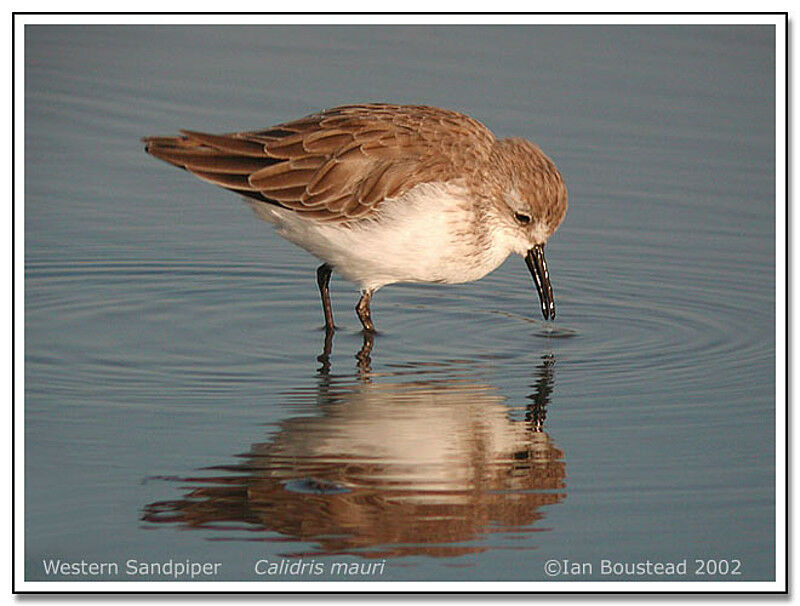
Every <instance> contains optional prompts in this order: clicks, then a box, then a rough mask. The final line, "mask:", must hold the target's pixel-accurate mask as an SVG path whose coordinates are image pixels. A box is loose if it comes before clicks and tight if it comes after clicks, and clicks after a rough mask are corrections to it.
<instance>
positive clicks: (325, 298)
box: [317, 263, 336, 331]
mask: <svg viewBox="0 0 800 606" xmlns="http://www.w3.org/2000/svg"><path fill="white" fill-rule="evenodd" d="M331 273H333V268H332V267H331V266H330V265H328V264H327V263H323V264H322V265H320V266H319V267H318V268H317V284H318V285H319V294H320V296H321V297H322V310H323V311H324V312H325V330H327V331H331V330H333V329H334V328H336V327H335V326H334V325H333V311H332V310H331V292H330V289H329V288H328V284H330V282H331Z"/></svg>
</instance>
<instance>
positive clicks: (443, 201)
mask: <svg viewBox="0 0 800 606" xmlns="http://www.w3.org/2000/svg"><path fill="white" fill-rule="evenodd" d="M253 207H254V210H256V213H257V214H258V215H259V216H260V217H261V218H263V219H266V220H268V221H270V222H271V223H274V224H275V225H276V227H277V229H278V233H280V234H281V235H282V236H283V237H284V238H286V239H287V240H289V241H291V242H294V243H295V244H297V245H298V246H301V247H302V248H304V249H306V250H307V251H308V252H310V253H311V254H313V255H315V256H316V257H318V258H319V259H322V260H323V261H325V262H326V263H328V264H329V265H331V266H333V267H334V268H335V270H336V271H337V272H338V273H339V274H341V275H342V276H343V277H345V278H346V279H348V280H350V281H352V282H355V283H356V284H358V285H359V286H360V287H361V288H362V289H363V290H374V289H377V288H380V287H381V286H384V285H386V284H391V283H394V282H442V283H458V282H470V281H473V280H477V279H479V278H482V277H483V276H485V275H486V274H487V273H489V272H490V271H492V270H493V269H495V268H497V267H498V266H499V265H500V264H501V263H502V262H503V261H504V260H505V258H506V257H507V256H508V254H509V251H508V250H507V249H505V247H501V246H497V244H496V243H494V242H493V240H492V238H490V237H481V234H479V233H477V231H476V229H480V228H481V225H480V224H479V223H478V222H476V221H474V216H473V211H472V207H471V204H470V203H469V201H468V200H467V198H466V191H465V190H464V189H463V188H461V187H459V186H456V185H452V184H450V185H447V184H423V185H420V186H417V187H416V188H414V189H413V190H411V191H410V192H409V193H408V194H406V195H405V196H404V197H402V198H399V199H398V200H387V201H385V202H382V203H381V206H380V210H379V212H380V218H379V219H377V218H376V219H375V220H366V221H361V222H359V223H358V224H355V225H353V226H350V227H343V226H341V225H337V224H334V223H318V222H314V221H309V220H307V219H303V218H301V216H299V215H298V214H297V213H295V212H293V211H289V210H285V209H282V208H279V207H275V206H267V205H264V204H258V205H253Z"/></svg>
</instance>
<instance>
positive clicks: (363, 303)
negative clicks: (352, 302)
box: [356, 290, 375, 332]
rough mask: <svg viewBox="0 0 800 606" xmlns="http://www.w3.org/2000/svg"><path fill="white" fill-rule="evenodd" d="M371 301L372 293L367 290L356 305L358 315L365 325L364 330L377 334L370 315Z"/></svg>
mask: <svg viewBox="0 0 800 606" xmlns="http://www.w3.org/2000/svg"><path fill="white" fill-rule="evenodd" d="M370 301H372V291H371V290H367V291H365V292H364V294H362V295H361V299H359V301H358V305H356V313H357V314H358V319H359V320H361V324H363V325H364V330H365V331H366V332H375V326H374V325H373V324H372V317H371V316H370V313H369V303H370Z"/></svg>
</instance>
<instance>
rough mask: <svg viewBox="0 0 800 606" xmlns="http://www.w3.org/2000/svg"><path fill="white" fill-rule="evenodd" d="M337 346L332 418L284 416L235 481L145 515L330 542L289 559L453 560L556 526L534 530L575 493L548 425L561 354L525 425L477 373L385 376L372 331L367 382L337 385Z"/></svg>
mask: <svg viewBox="0 0 800 606" xmlns="http://www.w3.org/2000/svg"><path fill="white" fill-rule="evenodd" d="M331 340H332V339H331V335H328V338H327V339H326V342H325V347H324V350H323V353H322V354H321V355H320V356H319V360H320V362H321V363H322V367H321V368H320V371H319V384H318V385H317V388H316V389H315V390H314V391H313V394H311V397H313V398H314V399H315V401H316V402H317V403H318V406H319V413H320V414H319V415H318V416H302V417H296V418H291V419H287V420H285V421H283V422H281V423H280V425H279V429H278V431H277V432H276V434H275V435H274V437H272V439H271V441H269V442H266V443H263V444H254V445H253V446H252V447H251V449H250V452H249V453H247V454H245V455H242V456H243V459H244V461H243V462H242V463H241V464H240V465H234V466H228V467H222V468H219V467H217V468H214V469H215V470H220V471H223V470H224V471H225V472H227V473H226V475H219V476H216V477H199V478H185V479H183V481H184V482H189V483H192V484H196V485H197V487H196V488H193V489H192V490H190V492H188V493H187V494H186V495H185V497H184V498H182V499H179V500H174V501H161V502H157V503H153V504H151V505H148V506H147V507H146V509H145V513H144V516H143V519H144V520H146V521H148V522H152V523H178V524H181V525H182V526H184V527H187V528H203V529H216V530H217V531H221V532H222V531H227V532H228V533H229V536H226V537H224V538H225V539H229V540H236V539H242V537H243V533H241V532H235V536H230V533H231V532H234V531H251V532H254V533H256V534H255V535H253V534H249V533H248V535H247V537H246V540H258V541H275V540H279V541H286V540H290V541H292V540H299V541H305V542H310V543H313V544H314V545H316V550H314V551H306V552H303V553H302V554H297V553H295V554H284V555H304V556H310V555H322V554H344V553H350V554H355V555H361V556H364V557H390V556H399V555H412V554H425V555H434V556H453V555H460V554H465V553H470V552H479V551H484V550H486V549H488V547H487V545H486V543H485V542H484V543H480V544H479V543H478V540H479V539H480V538H481V537H482V536H484V535H486V534H488V533H492V532H511V533H515V534H518V533H520V532H525V531H532V530H543V529H538V528H531V525H533V524H534V523H535V522H537V521H538V520H540V519H541V518H542V517H543V514H542V512H540V511H539V509H540V507H541V506H543V505H552V504H555V503H559V502H560V501H562V500H563V499H564V497H565V495H564V493H563V489H564V477H565V469H564V467H565V464H564V461H563V453H562V452H561V451H560V450H559V449H558V448H556V447H555V446H554V445H553V443H552V442H551V440H550V438H549V436H548V435H547V434H546V433H545V432H544V431H543V428H542V425H543V422H544V419H545V413H546V408H547V404H548V402H549V398H550V394H551V392H552V389H553V364H554V359H553V357H552V355H549V354H548V355H546V356H543V357H542V361H541V363H540V364H539V365H538V367H537V369H536V379H535V383H534V385H533V387H534V388H535V391H534V393H533V394H531V395H530V396H529V399H530V402H529V403H528V404H527V406H526V410H525V415H524V420H523V419H520V418H516V419H515V418H513V417H514V416H515V415H514V414H513V413H514V409H512V408H510V407H509V406H507V405H506V404H505V403H504V402H505V398H504V397H503V396H502V395H500V394H499V393H498V392H497V390H496V389H495V388H494V387H492V386H490V385H486V384H481V383H478V382H475V381H474V380H470V377H469V376H467V377H455V378H454V377H453V376H452V373H449V374H448V375H447V376H446V378H441V377H438V378H437V377H436V374H435V373H433V372H431V369H429V368H425V367H416V368H413V369H412V371H411V373H410V374H411V375H412V377H413V378H415V379H420V377H422V378H421V380H414V381H407V382H379V381H377V380H376V379H377V378H378V377H377V376H374V375H373V373H372V371H371V369H370V353H371V350H372V346H373V343H372V339H371V337H369V338H368V339H365V342H364V347H363V348H362V350H361V351H360V352H359V353H358V354H357V355H356V358H357V368H358V369H359V373H358V380H357V381H355V382H351V383H349V384H342V382H341V376H339V377H337V380H336V381H332V380H331V374H330V357H329V356H330V350H331ZM401 374H404V375H407V374H409V373H407V372H403V373H397V375H395V378H396V377H397V376H400V375H401ZM386 376H387V375H385V374H382V375H381V377H380V378H381V379H383V378H385V377H386ZM304 395H309V394H308V393H307V392H306V393H305V394H304ZM517 416H519V415H517ZM258 533H262V534H260V535H259V534H258ZM272 533H279V534H280V535H282V538H280V539H276V538H275V535H274V534H272ZM218 538H223V537H218Z"/></svg>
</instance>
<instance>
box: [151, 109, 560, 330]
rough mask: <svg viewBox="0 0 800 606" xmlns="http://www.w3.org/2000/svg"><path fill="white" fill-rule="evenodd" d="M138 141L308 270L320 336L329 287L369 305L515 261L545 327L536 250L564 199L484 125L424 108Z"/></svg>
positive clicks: (367, 319)
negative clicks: (407, 287) (355, 294)
mask: <svg viewBox="0 0 800 606" xmlns="http://www.w3.org/2000/svg"><path fill="white" fill-rule="evenodd" d="M180 133H181V134H180V135H179V136H152V137H145V138H143V139H142V141H143V142H144V144H145V151H146V152H147V153H148V154H151V155H152V156H154V157H156V158H159V159H161V160H164V161H166V162H168V163H169V164H173V165H175V166H177V167H179V168H183V169H185V170H187V171H188V172H190V173H191V174H193V175H194V176H195V177H198V178H200V179H202V180H203V181H207V182H209V183H212V184H214V185H217V186H220V187H222V188H225V189H227V190H230V191H232V192H235V193H237V194H240V195H242V196H244V197H245V199H246V201H247V202H248V203H249V204H250V206H251V207H252V209H253V210H254V211H255V213H256V215H257V216H258V217H259V218H261V219H264V220H266V221H267V222H269V223H271V224H273V225H274V226H275V228H276V229H277V232H278V233H279V234H280V235H281V236H282V237H284V238H285V239H287V240H289V241H290V242H293V243H294V244H296V245H298V246H300V247H301V248H303V249H305V250H306V251H308V252H309V253H311V254H312V255H314V256H315V257H317V258H318V259H319V260H321V261H322V265H320V266H319V267H318V268H317V273H316V277H317V285H318V287H319V292H320V297H321V300H322V309H323V313H324V317H325V328H326V330H327V331H333V330H334V329H335V328H336V326H335V324H334V321H333V312H332V308H331V300H330V279H331V275H332V273H333V272H334V271H335V272H336V273H337V274H339V275H341V276H342V277H344V278H345V279H346V280H349V281H350V282H353V283H355V284H356V285H357V286H358V287H359V290H360V295H361V296H360V299H359V300H358V304H357V305H356V313H357V315H358V318H359V320H360V321H361V324H362V327H363V331H364V333H365V334H367V333H370V334H371V333H374V332H375V325H374V323H373V321H372V315H371V301H372V297H373V295H374V294H375V292H376V291H377V290H378V289H380V288H381V287H383V286H386V285H388V284H394V283H438V284H457V283H464V282H471V281H474V280H478V279H480V278H482V277H484V276H485V275H487V274H488V273H490V272H491V271H493V270H494V269H496V268H497V267H498V266H499V265H500V264H501V263H502V262H503V261H505V259H506V258H507V257H508V256H509V255H510V254H512V253H516V254H519V255H521V256H522V257H523V258H524V260H525V263H526V264H527V267H528V270H529V271H530V273H531V276H532V278H533V282H534V284H535V286H536V290H537V292H538V295H539V301H540V304H541V311H542V315H543V316H544V319H545V320H552V319H554V318H555V300H554V297H553V289H552V286H551V283H550V276H549V273H548V268H547V263H546V261H545V256H544V248H545V244H546V243H547V241H548V238H549V237H550V236H552V234H553V233H554V232H555V231H556V229H557V228H558V226H559V225H560V224H561V222H562V221H563V219H564V216H565V214H566V211H567V188H566V185H565V183H564V180H563V179H562V177H561V174H560V172H559V171H558V169H557V168H556V165H555V164H554V162H553V161H552V160H551V159H550V158H549V157H548V156H547V155H546V154H545V153H544V152H543V151H542V150H541V148H539V147H538V146H537V145H535V144H534V143H532V142H530V141H528V140H527V139H523V138H519V137H509V138H501V139H498V138H497V137H495V135H494V134H493V133H492V131H491V130H489V129H488V128H487V127H486V126H484V125H483V124H482V123H481V122H479V121H477V120H475V119H473V118H471V117H469V116H467V115H465V114H463V113H460V112H457V111H453V110H448V109H441V108H438V107H432V106H426V105H400V104H390V103H361V104H353V105H342V106H339V107H334V108H331V109H326V110H322V111H319V112H318V113H314V114H311V115H307V116H305V117H302V118H299V119H295V120H292V121H289V122H285V123H282V124H278V125H275V126H271V127H268V128H265V129H262V130H254V131H243V132H234V133H228V134H208V133H204V132H197V131H192V130H181V131H180Z"/></svg>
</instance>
